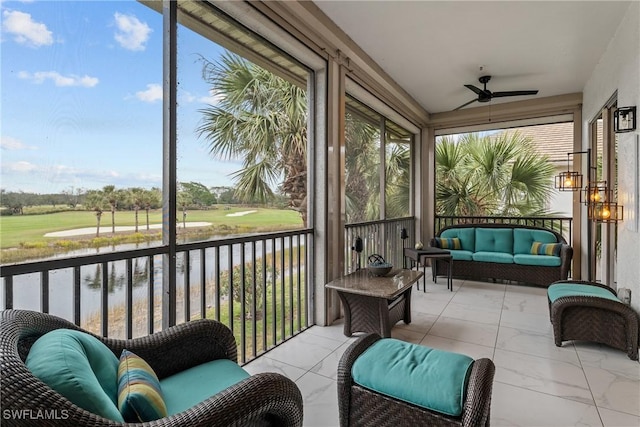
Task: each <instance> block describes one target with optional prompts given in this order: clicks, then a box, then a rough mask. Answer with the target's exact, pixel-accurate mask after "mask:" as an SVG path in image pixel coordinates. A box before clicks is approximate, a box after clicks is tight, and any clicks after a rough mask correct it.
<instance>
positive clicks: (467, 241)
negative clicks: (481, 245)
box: [439, 228, 476, 252]
mask: <svg viewBox="0 0 640 427" xmlns="http://www.w3.org/2000/svg"><path fill="white" fill-rule="evenodd" d="M439 237H440V238H446V239H451V238H454V237H457V238H458V239H460V245H461V246H462V249H464V250H465V251H471V252H473V251H474V250H475V249H476V232H475V228H449V229H448V230H444V231H443V232H442V233H440V236H439Z"/></svg>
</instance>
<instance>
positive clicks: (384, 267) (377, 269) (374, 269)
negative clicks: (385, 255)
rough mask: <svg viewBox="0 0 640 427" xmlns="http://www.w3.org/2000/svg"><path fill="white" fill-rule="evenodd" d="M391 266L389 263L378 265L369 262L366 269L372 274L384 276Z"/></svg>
mask: <svg viewBox="0 0 640 427" xmlns="http://www.w3.org/2000/svg"><path fill="white" fill-rule="evenodd" d="M392 268H393V265H391V264H389V263H386V264H378V265H372V264H369V267H368V270H369V272H370V273H371V274H373V275H374V276H386V275H387V274H389V272H390V271H391V269H392Z"/></svg>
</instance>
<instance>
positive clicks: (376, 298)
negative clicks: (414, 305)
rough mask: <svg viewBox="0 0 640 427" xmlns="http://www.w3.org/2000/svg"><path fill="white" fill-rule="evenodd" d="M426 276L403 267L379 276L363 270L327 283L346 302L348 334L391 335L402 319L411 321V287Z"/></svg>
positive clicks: (345, 329)
mask: <svg viewBox="0 0 640 427" xmlns="http://www.w3.org/2000/svg"><path fill="white" fill-rule="evenodd" d="M422 276H423V273H421V272H420V271H413V270H404V269H402V270H392V271H391V272H389V274H387V275H386V276H382V277H377V276H373V275H372V274H371V273H369V272H368V271H367V270H366V269H362V270H358V271H356V272H355V273H351V274H348V275H346V276H344V277H341V278H339V279H336V280H334V281H332V282H330V283H327V284H326V285H325V286H326V287H327V288H329V289H335V290H336V291H337V292H338V297H340V301H342V307H343V308H344V334H345V335H346V336H348V337H350V336H351V335H352V333H353V332H376V333H378V334H380V335H381V336H383V337H387V338H388V337H390V336H391V328H392V327H393V325H395V324H396V323H398V322H399V321H400V320H404V323H406V324H409V323H411V289H412V288H413V284H414V283H416V282H417V281H418V280H419V279H420V278H421V277H422Z"/></svg>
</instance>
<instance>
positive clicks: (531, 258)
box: [513, 254, 562, 267]
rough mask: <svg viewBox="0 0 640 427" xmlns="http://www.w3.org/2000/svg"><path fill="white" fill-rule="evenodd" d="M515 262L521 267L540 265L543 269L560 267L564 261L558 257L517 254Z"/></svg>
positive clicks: (514, 258)
mask: <svg viewBox="0 0 640 427" xmlns="http://www.w3.org/2000/svg"><path fill="white" fill-rule="evenodd" d="M513 262H514V263H516V264H520V265H539V266H543V267H558V266H559V265H561V264H562V260H561V259H560V257H557V256H549V255H527V254H515V255H514V256H513Z"/></svg>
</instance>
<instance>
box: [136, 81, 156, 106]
mask: <svg viewBox="0 0 640 427" xmlns="http://www.w3.org/2000/svg"><path fill="white" fill-rule="evenodd" d="M136 98H138V99H139V100H140V101H144V102H156V101H162V86H160V85H159V84H155V83H151V84H148V85H147V90H141V91H139V92H136Z"/></svg>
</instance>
